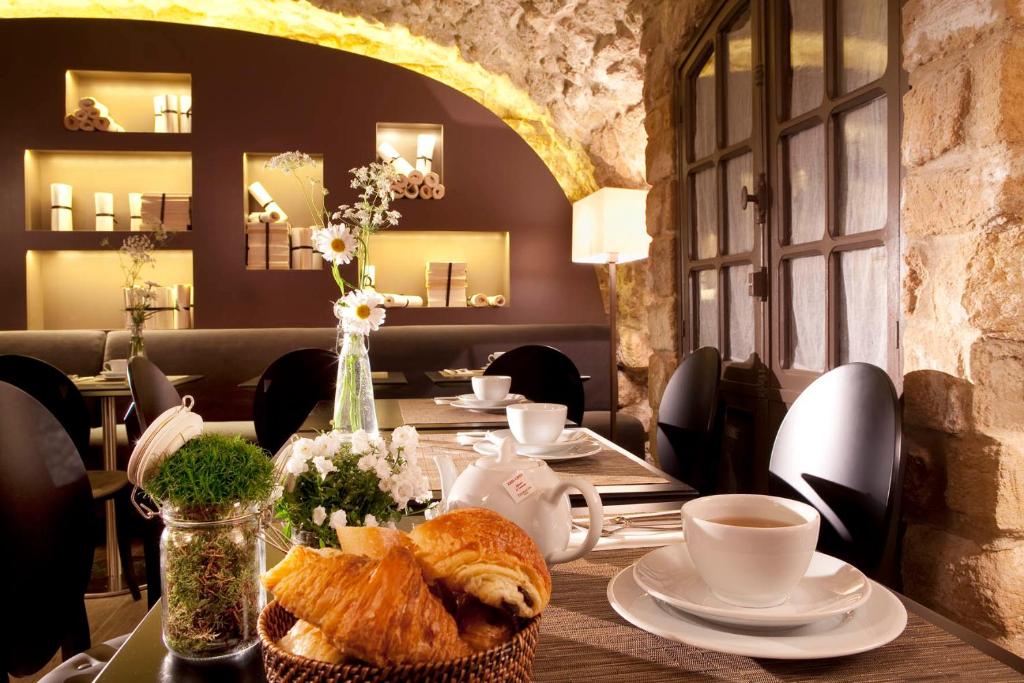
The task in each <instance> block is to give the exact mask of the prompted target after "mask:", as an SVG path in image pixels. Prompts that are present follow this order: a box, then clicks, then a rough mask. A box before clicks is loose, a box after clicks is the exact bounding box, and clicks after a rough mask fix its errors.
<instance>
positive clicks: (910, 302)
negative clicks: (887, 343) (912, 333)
mask: <svg viewBox="0 0 1024 683" xmlns="http://www.w3.org/2000/svg"><path fill="white" fill-rule="evenodd" d="M978 239H979V237H978V236H977V235H974V234H962V235H952V236H940V237H931V238H924V239H922V238H908V239H907V241H906V245H905V249H906V251H905V254H906V255H905V258H904V264H905V270H906V275H907V277H906V278H905V279H904V281H903V294H904V315H905V326H906V327H907V328H908V329H909V328H911V327H913V326H914V325H916V324H922V323H923V324H931V325H944V326H946V327H947V328H948V329H950V330H955V329H958V328H961V327H963V326H965V325H966V323H967V311H966V309H965V308H964V304H963V296H964V287H965V283H966V280H967V259H968V257H969V255H970V254H972V253H973V252H974V251H975V250H976V248H977V246H976V245H977V242H978ZM932 343H933V344H940V343H943V340H938V339H937V340H935V341H934V342H932Z"/></svg>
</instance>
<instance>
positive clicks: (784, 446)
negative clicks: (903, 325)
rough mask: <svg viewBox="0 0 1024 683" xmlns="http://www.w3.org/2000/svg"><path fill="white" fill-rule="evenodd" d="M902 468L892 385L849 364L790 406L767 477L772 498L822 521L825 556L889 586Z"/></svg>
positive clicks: (871, 370) (866, 367) (869, 368)
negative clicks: (809, 508)
mask: <svg viewBox="0 0 1024 683" xmlns="http://www.w3.org/2000/svg"><path fill="white" fill-rule="evenodd" d="M903 467H904V461H903V457H902V454H901V420H900V406H899V401H898V399H897V396H896V389H895V388H894V387H893V384H892V381H890V379H889V376H888V375H887V374H886V373H885V372H884V371H883V370H881V369H880V368H878V367H876V366H874V365H870V364H868V363H850V364H848V365H842V366H840V367H838V368H836V369H834V370H832V371H830V372H827V373H825V374H824V375H822V376H821V377H819V378H818V379H816V380H815V381H814V382H813V383H811V385H810V386H809V387H807V388H806V389H804V391H803V393H801V394H800V396H799V397H798V398H797V399H796V401H795V402H794V403H793V405H792V407H791V408H790V409H789V412H788V413H787V414H786V417H785V418H784V419H783V421H782V425H781V426H780V427H779V432H778V434H777V435H776V437H775V445H774V446H773V448H772V455H771V462H770V464H769V472H770V483H771V486H772V489H773V492H774V493H776V494H777V495H782V496H785V497H788V498H794V499H798V500H803V501H804V502H806V503H809V504H811V505H813V506H814V507H815V508H816V509H817V510H818V512H819V513H820V514H821V534H820V536H819V542H818V548H819V549H820V550H821V551H822V552H825V553H828V554H830V555H835V556H836V557H839V558H841V559H843V560H845V561H847V562H849V563H851V564H853V565H855V566H857V567H859V568H860V569H861V570H862V571H864V572H865V573H867V574H869V575H871V576H874V577H875V578H878V579H879V580H883V581H890V580H893V579H894V578H895V576H896V574H895V572H894V569H895V562H896V559H897V558H896V557H895V551H894V549H895V548H896V546H897V540H898V539H897V536H898V524H899V508H900V497H901V495H902V488H903Z"/></svg>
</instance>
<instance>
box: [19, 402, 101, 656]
mask: <svg viewBox="0 0 1024 683" xmlns="http://www.w3.org/2000/svg"><path fill="white" fill-rule="evenodd" d="M92 507H93V500H92V495H91V493H90V490H89V477H88V476H87V474H86V472H85V465H83V464H82V458H81V456H80V455H79V453H78V450H77V449H76V448H75V444H74V442H73V441H72V440H71V437H70V436H68V433H67V432H66V431H65V430H64V428H63V427H62V426H61V424H60V421H58V419H57V418H56V417H54V415H53V414H52V413H51V412H50V411H49V410H48V409H47V408H46V406H44V405H43V404H42V403H40V402H39V401H37V400H36V399H35V398H33V397H32V396H31V395H30V394H28V393H27V392H25V391H23V390H22V389H19V388H18V387H16V386H14V385H13V384H10V383H8V382H0V547H3V548H4V551H5V554H6V557H7V559H6V560H5V561H4V562H0V585H2V586H5V587H6V590H5V594H4V603H5V605H6V609H8V610H9V614H10V615H16V617H12V618H16V621H17V626H16V627H15V628H6V629H4V633H5V635H4V637H3V638H2V639H0V664H2V666H3V671H4V674H5V676H6V675H15V676H27V675H30V674H33V673H35V672H36V671H38V670H39V669H40V668H42V667H43V666H44V665H45V664H46V663H47V662H48V661H49V660H50V658H51V657H52V656H53V653H54V652H55V651H56V650H57V649H58V648H60V650H61V652H62V654H63V656H64V658H65V659H66V658H68V657H70V656H72V655H73V654H75V653H77V652H81V651H83V650H85V649H87V648H88V647H89V619H88V616H87V614H86V611H85V600H84V596H85V590H86V587H87V586H88V584H89V575H90V573H91V572H92V562H93V551H94V547H93V539H92V533H91V531H92V530H91V528H90V526H91V523H92V519H93V515H92Z"/></svg>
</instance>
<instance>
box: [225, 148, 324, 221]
mask: <svg viewBox="0 0 1024 683" xmlns="http://www.w3.org/2000/svg"><path fill="white" fill-rule="evenodd" d="M275 154H276V153H275ZM273 156H274V154H265V153H261V152H246V153H245V154H243V155H242V167H243V178H244V180H243V185H242V192H243V195H244V203H243V204H242V206H244V207H245V214H246V215H248V213H249V212H250V211H259V209H260V206H259V204H257V203H256V201H255V200H254V199H253V198H252V197H251V196H250V195H249V185H250V184H251V183H254V182H259V183H261V184H262V185H263V187H264V188H265V189H266V190H267V192H268V193H269V194H270V196H271V197H273V198H274V201H275V202H277V205H278V206H280V207H281V209H282V210H284V212H285V213H286V214H288V219H287V222H288V223H291V224H292V226H295V227H308V226H311V225H316V222H315V221H314V220H313V216H312V215H310V210H309V204H308V202H307V201H306V199H305V197H304V196H303V188H302V186H301V185H300V184H299V183H298V182H296V180H295V176H293V175H290V174H287V173H283V172H281V171H278V170H276V169H272V168H266V167H265V164H266V163H267V162H268V161H270V159H271V158H272V157H273ZM310 156H311V157H313V158H314V159H315V160H316V167H315V168H303V169H302V171H301V174H302V178H303V179H305V178H314V179H315V180H316V181H317V182H319V183H320V187H323V182H324V155H323V154H310ZM302 182H306V181H305V180H303V181H302ZM243 223H244V216H243Z"/></svg>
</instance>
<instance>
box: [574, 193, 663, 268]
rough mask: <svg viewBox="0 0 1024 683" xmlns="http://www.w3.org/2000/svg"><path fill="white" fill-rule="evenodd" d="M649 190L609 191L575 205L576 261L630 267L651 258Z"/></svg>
mask: <svg viewBox="0 0 1024 683" xmlns="http://www.w3.org/2000/svg"><path fill="white" fill-rule="evenodd" d="M650 244H651V237H650V235H648V234H647V190H627V189H624V188H621V187H605V188H602V189H600V190H598V191H597V192H595V193H594V194H591V195H588V196H586V197H584V198H583V199H581V200H579V201H578V202H576V203H575V204H573V205H572V260H573V262H575V263H611V262H612V261H614V262H615V263H626V262H628V261H638V260H640V259H645V258H647V251H648V249H649V247H650Z"/></svg>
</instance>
